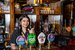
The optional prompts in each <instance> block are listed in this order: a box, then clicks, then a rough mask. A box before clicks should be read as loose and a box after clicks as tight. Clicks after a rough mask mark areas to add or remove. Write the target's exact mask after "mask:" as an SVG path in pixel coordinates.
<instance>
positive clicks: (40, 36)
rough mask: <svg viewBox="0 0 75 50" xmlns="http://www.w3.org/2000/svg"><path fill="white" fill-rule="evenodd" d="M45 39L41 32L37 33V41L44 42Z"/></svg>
mask: <svg viewBox="0 0 75 50" xmlns="http://www.w3.org/2000/svg"><path fill="white" fill-rule="evenodd" d="M45 39H46V36H45V34H44V33H43V32H41V33H40V34H39V35H38V41H39V43H40V44H43V43H45Z"/></svg>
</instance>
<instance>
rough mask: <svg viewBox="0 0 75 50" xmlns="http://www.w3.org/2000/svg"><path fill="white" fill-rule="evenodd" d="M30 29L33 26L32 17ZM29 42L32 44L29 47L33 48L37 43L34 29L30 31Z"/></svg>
mask: <svg viewBox="0 0 75 50" xmlns="http://www.w3.org/2000/svg"><path fill="white" fill-rule="evenodd" d="M29 27H30V30H31V28H32V19H31V20H30V26H29ZM28 44H29V45H30V46H29V49H30V50H32V46H35V44H36V34H35V33H34V31H33V30H31V31H29V34H28Z"/></svg>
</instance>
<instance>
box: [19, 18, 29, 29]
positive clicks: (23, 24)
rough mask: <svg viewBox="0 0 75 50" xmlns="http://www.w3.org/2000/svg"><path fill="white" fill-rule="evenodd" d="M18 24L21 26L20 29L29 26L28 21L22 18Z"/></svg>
mask: <svg viewBox="0 0 75 50" xmlns="http://www.w3.org/2000/svg"><path fill="white" fill-rule="evenodd" d="M20 24H21V26H22V27H25V28H26V27H28V25H29V20H28V18H23V19H22V20H21V22H20Z"/></svg>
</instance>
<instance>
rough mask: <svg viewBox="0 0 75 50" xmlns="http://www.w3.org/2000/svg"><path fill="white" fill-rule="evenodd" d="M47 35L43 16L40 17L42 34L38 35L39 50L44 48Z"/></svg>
mask: <svg viewBox="0 0 75 50" xmlns="http://www.w3.org/2000/svg"><path fill="white" fill-rule="evenodd" d="M45 39H46V36H45V34H44V33H43V29H42V16H41V17H40V34H39V35H38V42H39V50H42V44H44V43H45Z"/></svg>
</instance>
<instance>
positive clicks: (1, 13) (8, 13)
mask: <svg viewBox="0 0 75 50" xmlns="http://www.w3.org/2000/svg"><path fill="white" fill-rule="evenodd" d="M0 14H10V12H0Z"/></svg>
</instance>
